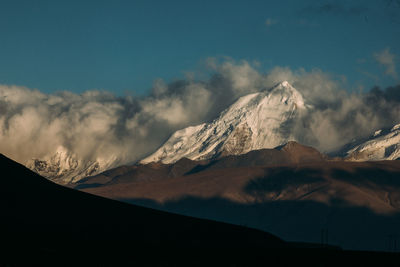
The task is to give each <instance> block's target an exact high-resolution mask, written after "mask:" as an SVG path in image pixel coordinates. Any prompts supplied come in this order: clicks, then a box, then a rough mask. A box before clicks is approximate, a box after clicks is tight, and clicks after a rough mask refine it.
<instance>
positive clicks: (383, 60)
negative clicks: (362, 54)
mask: <svg viewBox="0 0 400 267" xmlns="http://www.w3.org/2000/svg"><path fill="white" fill-rule="evenodd" d="M374 58H375V60H376V61H377V62H378V63H379V64H381V65H383V66H384V67H385V68H386V70H385V74H386V75H389V76H391V77H393V78H394V79H397V72H396V64H395V61H394V60H395V55H394V54H392V53H391V52H390V48H389V47H387V48H385V49H383V50H382V51H380V52H377V53H374Z"/></svg>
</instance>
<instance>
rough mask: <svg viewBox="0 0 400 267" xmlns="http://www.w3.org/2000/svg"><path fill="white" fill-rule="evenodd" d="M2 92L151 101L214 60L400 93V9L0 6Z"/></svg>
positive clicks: (392, 0) (397, 4)
mask: <svg viewBox="0 0 400 267" xmlns="http://www.w3.org/2000/svg"><path fill="white" fill-rule="evenodd" d="M0 37H1V42H0V83H1V84H8V85H11V84H13V85H21V86H26V87H29V88H37V89H39V90H41V91H43V92H46V93H51V92H54V91H59V90H71V91H73V92H78V93H79V92H83V91H86V90H89V89H105V90H109V91H112V92H114V93H115V94H117V95H121V94H126V93H127V92H128V93H129V94H139V95H140V94H146V93H147V92H148V91H149V89H150V88H151V87H152V84H153V82H154V80H155V79H157V78H162V79H164V80H166V81H167V82H169V81H173V80H176V79H180V78H184V77H185V73H187V72H197V71H199V70H203V65H204V64H203V63H204V62H205V60H206V59H207V58H209V57H216V58H224V57H229V58H232V59H234V60H247V61H249V62H258V64H259V66H258V68H259V69H260V70H261V71H263V72H267V71H268V70H269V69H272V68H273V67H275V66H283V67H290V68H291V69H293V70H295V69H298V68H305V69H306V70H311V69H314V68H318V69H321V70H322V71H324V72H327V73H330V74H332V75H333V76H337V77H338V79H339V78H341V77H346V79H347V86H348V88H350V89H351V88H358V87H359V86H364V88H370V87H372V86H373V85H380V86H382V87H386V86H389V85H395V84H398V83H399V77H400V70H399V68H400V67H399V66H398V65H399V62H400V1H397V0H374V1H343V0H342V1H341V0H339V1H324V0H323V1H312V0H305V1H294V0H293V1H289V0H280V1H235V0H230V1H208V0H205V1H173V0H171V1H149V0H147V1H121V0H120V1H118V0H113V1H111V0H110V1H100V0H98V1H73V0H71V1H44V0H38V1H20V0H12V1H11V0H2V1H1V2H0Z"/></svg>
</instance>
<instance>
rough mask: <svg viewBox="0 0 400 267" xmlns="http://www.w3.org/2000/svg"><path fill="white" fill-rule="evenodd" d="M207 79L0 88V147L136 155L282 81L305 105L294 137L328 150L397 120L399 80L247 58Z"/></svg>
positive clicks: (87, 155)
mask: <svg viewBox="0 0 400 267" xmlns="http://www.w3.org/2000/svg"><path fill="white" fill-rule="evenodd" d="M208 65H209V67H210V68H211V70H212V75H210V77H209V78H208V79H206V80H202V81H196V80H194V79H187V80H179V81H174V82H172V83H168V84H167V83H165V82H163V81H162V80H158V81H156V82H155V83H154V86H153V88H152V90H151V92H150V94H149V95H148V96H146V97H140V98H137V97H131V96H125V97H118V96H115V95H113V94H111V93H109V92H102V91H88V92H86V93H84V94H79V95H78V94H75V93H71V92H59V93H56V94H44V93H41V92H39V91H37V90H32V89H28V88H24V87H17V86H5V85H3V86H0V152H1V153H3V154H5V155H7V156H9V157H11V158H13V159H15V160H17V161H19V162H21V163H23V164H25V163H26V162H27V161H29V160H30V159H32V158H39V159H40V158H44V157H46V156H49V155H53V154H54V153H55V152H56V151H57V148H59V147H60V146H62V147H64V148H66V149H68V150H69V151H71V152H73V153H75V154H76V155H78V157H79V158H80V159H82V160H97V159H107V158H110V157H116V158H118V161H116V164H117V163H118V164H127V163H132V162H135V161H137V160H140V159H141V158H143V157H144V156H146V155H148V154H150V153H152V152H154V151H155V150H156V149H157V147H159V146H160V145H162V143H163V142H164V141H166V139H167V138H168V137H169V136H170V135H171V134H172V133H173V132H174V131H176V130H178V129H181V128H183V127H187V126H190V125H196V124H199V123H202V122H205V121H211V120H212V119H214V118H215V117H216V116H218V114H219V113H220V112H221V111H222V110H223V109H225V108H226V107H228V106H229V105H230V104H231V103H233V102H234V101H235V100H236V99H237V98H238V97H240V96H243V95H246V94H249V93H253V92H258V91H261V90H266V89H268V88H271V87H272V86H273V85H275V84H276V83H278V82H280V81H282V80H287V81H289V82H290V83H291V84H292V85H293V86H294V87H295V88H297V89H298V90H299V91H300V92H301V93H302V94H303V96H304V98H305V100H306V103H307V104H309V105H311V106H312V107H313V108H312V111H311V112H309V113H307V114H304V115H303V116H302V117H301V118H299V120H297V121H296V122H295V123H294V125H293V126H292V127H293V132H294V136H296V138H297V139H298V141H300V142H303V143H305V144H307V145H312V146H314V147H316V148H318V149H320V150H322V151H332V150H334V149H337V148H338V147H340V146H341V145H344V144H345V143H347V142H348V141H350V140H352V139H353V138H360V137H363V136H366V135H369V134H370V133H371V132H373V131H374V130H376V129H378V128H382V127H390V126H392V125H393V124H395V123H398V122H399V121H398V120H399V118H400V104H399V103H400V86H397V87H391V88H388V89H386V90H382V89H380V88H374V89H373V90H371V91H369V92H366V93H363V92H357V93H349V92H347V91H346V90H344V89H343V84H342V82H341V81H339V80H337V79H335V78H334V77H332V76H330V75H328V74H326V73H324V72H322V71H321V70H312V71H305V70H303V69H299V70H291V69H290V68H285V67H276V68H274V69H272V70H271V71H269V72H268V73H262V72H260V71H259V70H257V68H256V67H255V66H253V65H252V64H250V63H248V62H246V61H241V62H234V61H231V60H227V61H225V62H222V63H219V62H217V61H216V60H209V64H208Z"/></svg>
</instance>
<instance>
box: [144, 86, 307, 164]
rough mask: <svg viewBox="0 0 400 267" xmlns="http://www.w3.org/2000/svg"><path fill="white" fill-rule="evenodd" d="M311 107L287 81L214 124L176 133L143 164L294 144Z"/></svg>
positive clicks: (238, 105)
mask: <svg viewBox="0 0 400 267" xmlns="http://www.w3.org/2000/svg"><path fill="white" fill-rule="evenodd" d="M306 108H307V107H306V105H305V104H304V100H303V97H302V95H301V94H300V93H299V92H298V91H297V90H296V89H295V88H294V87H293V86H291V85H290V84H289V83H288V82H287V81H283V82H281V83H279V84H277V85H275V86H274V87H272V88H271V89H269V90H265V91H262V92H259V93H253V94H249V95H246V96H243V97H241V98H239V99H238V100H237V101H236V102H235V103H233V104H232V105H231V106H230V107H229V108H227V109H226V110H224V111H223V112H222V113H221V114H220V116H219V117H218V118H217V119H215V120H214V121H212V122H211V123H203V124H200V125H197V126H191V127H187V128H184V129H182V130H179V131H176V132H175V133H174V134H173V135H172V136H171V137H170V138H169V139H168V140H167V142H166V143H165V144H164V145H162V146H161V147H160V148H159V149H158V150H157V151H156V152H155V153H154V154H152V155H150V156H148V157H147V158H145V159H143V160H142V161H141V162H140V163H142V164H146V163H149V162H160V161H161V162H163V163H173V162H176V161H177V160H179V159H181V158H183V157H186V158H189V159H191V160H203V159H210V158H216V157H219V156H226V155H239V154H244V153H247V152H249V151H251V150H257V149H262V148H273V147H276V146H279V145H282V144H285V143H287V142H288V141H290V140H294V137H293V136H292V135H291V131H290V130H291V125H292V121H293V120H294V119H295V118H296V117H297V116H298V115H299V114H300V112H301V111H302V110H305V109H306Z"/></svg>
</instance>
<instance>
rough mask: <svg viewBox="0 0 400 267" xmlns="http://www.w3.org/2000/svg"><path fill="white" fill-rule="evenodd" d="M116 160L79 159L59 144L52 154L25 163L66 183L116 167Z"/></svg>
mask: <svg viewBox="0 0 400 267" xmlns="http://www.w3.org/2000/svg"><path fill="white" fill-rule="evenodd" d="M117 162H118V158H117V157H115V156H109V157H108V158H107V159H105V158H97V159H96V160H83V159H79V157H78V156H77V155H76V154H74V153H72V152H70V151H69V150H68V149H67V148H65V147H64V146H59V147H58V148H57V149H56V151H55V153H54V154H53V155H51V156H47V157H44V158H41V159H35V158H34V159H31V160H29V161H28V162H27V163H26V164H25V165H26V166H27V167H28V168H30V169H31V170H33V171H34V172H36V173H38V174H40V175H42V176H43V177H46V178H48V179H50V180H52V181H54V182H57V183H61V184H67V183H71V182H76V181H79V180H80V179H82V178H84V177H87V176H91V175H95V174H98V173H100V172H102V171H105V170H107V169H109V168H111V167H116V165H117Z"/></svg>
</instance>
